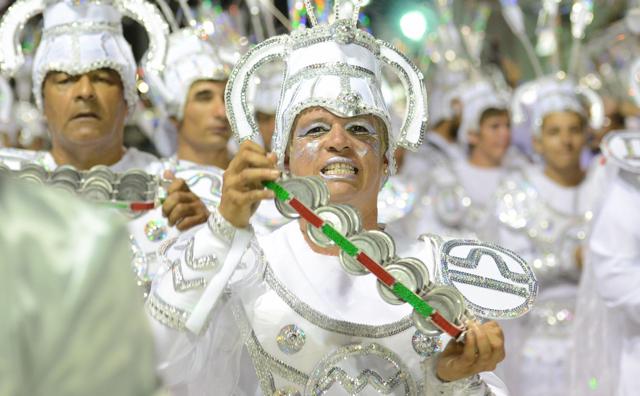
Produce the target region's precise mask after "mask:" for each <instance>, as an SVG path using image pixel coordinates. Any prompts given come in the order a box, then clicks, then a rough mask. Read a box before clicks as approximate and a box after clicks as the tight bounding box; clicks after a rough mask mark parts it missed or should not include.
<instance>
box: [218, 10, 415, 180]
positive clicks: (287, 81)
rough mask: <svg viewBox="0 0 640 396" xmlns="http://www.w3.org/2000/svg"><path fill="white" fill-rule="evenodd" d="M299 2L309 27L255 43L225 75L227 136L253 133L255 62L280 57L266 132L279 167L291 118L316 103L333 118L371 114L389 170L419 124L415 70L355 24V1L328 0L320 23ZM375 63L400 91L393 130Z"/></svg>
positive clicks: (259, 63) (258, 64)
mask: <svg viewBox="0 0 640 396" xmlns="http://www.w3.org/2000/svg"><path fill="white" fill-rule="evenodd" d="M306 3H307V10H308V14H309V15H310V21H311V23H312V27H311V28H309V29H306V28H303V29H299V30H297V31H294V32H292V33H291V34H289V35H281V36H276V37H273V38H271V39H268V40H266V41H264V42H262V43H260V44H258V45H257V46H255V47H254V48H253V49H251V50H250V51H249V52H248V53H247V54H246V55H245V56H244V57H243V58H242V59H241V60H240V62H238V65H237V66H236V67H235V68H234V70H233V71H232V72H231V77H230V78H229V83H228V84H227V91H226V94H225V96H226V104H227V115H228V118H229V120H230V122H231V127H232V129H233V131H234V134H235V135H236V137H237V138H238V139H239V140H240V141H242V140H247V139H256V138H257V136H258V134H259V130H258V125H257V124H256V121H255V119H254V118H253V112H252V111H251V106H250V103H249V99H250V98H248V97H247V87H248V86H249V84H251V83H252V79H253V77H254V74H255V73H256V71H257V70H258V69H259V68H260V67H261V66H263V65H265V64H266V63H270V62H272V61H275V60H282V61H284V63H285V69H284V81H283V86H282V91H281V92H280V100H279V103H278V107H277V111H276V128H275V132H274V135H273V151H274V152H275V153H276V155H277V156H278V161H279V163H280V165H281V166H282V165H283V163H284V157H285V151H286V149H287V145H288V143H289V135H290V133H291V128H292V126H293V122H294V120H295V118H296V116H298V115H299V114H300V113H301V112H302V111H303V110H305V109H307V108H310V107H315V106H319V107H323V108H325V109H327V110H329V111H331V112H332V113H334V114H335V115H337V116H340V117H355V116H360V115H374V116H377V117H379V118H380V119H381V120H382V121H383V122H384V123H385V124H386V127H387V131H388V132H389V150H388V152H387V158H388V160H389V164H390V169H391V170H392V171H393V170H395V166H394V161H393V153H394V152H395V149H396V148H398V147H405V148H408V149H415V148H417V146H418V145H419V144H420V143H421V142H422V136H423V133H424V130H425V128H426V121H427V110H426V109H427V95H426V90H425V88H424V82H423V76H422V73H421V72H420V71H419V70H418V68H417V67H416V66H415V65H414V64H413V63H412V62H411V61H410V60H409V59H407V58H406V57H405V56H404V55H403V54H401V53H400V52H399V51H398V50H396V49H395V48H393V47H392V46H391V45H390V44H388V43H386V42H384V41H382V40H377V39H376V38H375V37H373V36H372V35H370V34H369V33H367V32H365V31H363V30H360V29H358V28H357V26H356V25H357V20H358V14H359V9H360V2H359V1H351V0H337V1H335V3H334V17H333V22H332V23H329V24H323V25H319V24H318V23H317V21H316V20H315V18H314V17H312V16H313V9H312V7H311V6H310V4H309V2H306ZM330 20H331V19H330ZM382 66H388V67H390V69H391V70H393V71H394V72H395V73H396V74H397V76H398V77H399V79H400V81H401V82H402V84H403V86H404V89H405V93H406V98H407V108H406V111H405V116H404V120H403V123H402V126H401V127H400V128H399V129H398V128H396V129H393V128H392V126H391V122H390V116H389V110H388V109H387V107H386V105H385V101H384V98H383V95H382V92H381V80H382V77H381V68H382Z"/></svg>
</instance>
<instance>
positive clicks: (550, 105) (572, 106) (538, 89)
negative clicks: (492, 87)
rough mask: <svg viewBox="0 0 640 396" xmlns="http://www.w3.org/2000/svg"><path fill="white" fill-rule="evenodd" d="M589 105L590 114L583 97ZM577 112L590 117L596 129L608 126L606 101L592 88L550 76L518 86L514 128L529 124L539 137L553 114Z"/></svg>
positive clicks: (513, 114)
mask: <svg viewBox="0 0 640 396" xmlns="http://www.w3.org/2000/svg"><path fill="white" fill-rule="evenodd" d="M581 96H582V97H584V99H585V100H586V102H588V106H587V108H588V111H585V110H586V109H585V106H583V105H582V103H581V102H580V97H581ZM562 111H573V112H576V113H578V114H581V115H583V116H585V117H587V119H588V121H589V124H590V125H591V127H592V128H594V129H598V128H601V127H602V125H603V123H604V104H603V102H602V98H600V96H599V95H598V94H597V93H595V91H593V90H591V89H590V88H587V87H583V86H580V85H578V84H576V83H574V82H573V81H572V80H571V79H569V78H559V77H557V76H546V77H542V78H539V79H536V80H533V81H530V82H528V83H525V84H522V85H521V86H520V87H518V88H517V89H516V91H515V93H514V95H513V101H512V108H511V116H512V121H513V123H514V125H522V124H528V125H529V126H530V128H531V130H532V132H533V133H534V134H535V135H538V134H539V133H540V127H541V126H542V121H543V120H544V117H545V116H546V115H547V114H549V113H553V112H562Z"/></svg>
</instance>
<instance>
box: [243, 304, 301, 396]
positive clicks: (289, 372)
mask: <svg viewBox="0 0 640 396" xmlns="http://www.w3.org/2000/svg"><path fill="white" fill-rule="evenodd" d="M231 309H232V312H233V316H234V318H235V320H236V323H237V324H238V327H239V328H240V333H241V335H242V339H243V340H244V343H245V346H246V347H247V351H248V352H249V356H251V360H252V361H253V366H254V368H255V370H256V375H257V377H258V380H259V381H260V389H261V390H262V393H263V394H265V395H271V394H273V393H274V392H275V391H276V388H275V384H274V380H273V374H272V373H275V374H277V375H279V376H281V377H282V378H284V379H286V380H287V381H290V382H293V383H295V384H298V385H300V386H304V385H305V384H306V383H307V381H308V380H309V377H308V376H307V375H306V374H305V373H303V372H301V371H299V370H296V369H295V368H293V367H291V366H289V365H287V364H286V363H284V362H283V361H281V360H278V359H276V358H274V357H273V356H271V355H269V354H268V353H267V352H266V351H265V350H264V349H263V348H262V345H260V342H259V341H258V339H257V338H256V335H255V333H254V332H253V329H251V324H250V323H249V320H248V319H247V316H246V314H245V312H244V308H243V307H242V306H241V305H240V303H233V304H232V306H231Z"/></svg>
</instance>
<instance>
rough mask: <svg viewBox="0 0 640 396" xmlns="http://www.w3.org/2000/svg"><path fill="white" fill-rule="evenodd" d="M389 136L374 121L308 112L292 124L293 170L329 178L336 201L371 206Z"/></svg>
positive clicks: (322, 110) (367, 118) (371, 117)
mask: <svg viewBox="0 0 640 396" xmlns="http://www.w3.org/2000/svg"><path fill="white" fill-rule="evenodd" d="M385 134H386V130H385V126H384V123H383V122H382V121H380V119H378V118H377V117H374V116H370V115H368V116H359V117H350V118H341V117H337V116H335V115H333V114H332V113H331V112H329V111H327V110H325V109H323V108H320V107H314V108H311V109H308V110H306V111H304V112H303V113H301V114H300V115H299V116H298V117H297V118H296V121H295V122H294V125H293V129H292V132H291V135H292V140H291V145H290V150H289V169H290V171H291V173H292V174H294V175H297V176H311V175H320V176H321V177H322V178H324V180H325V181H326V182H327V185H328V187H329V191H330V193H331V201H332V202H335V203H349V204H352V205H354V206H356V207H361V206H363V205H365V204H371V200H377V196H378V191H379V189H380V183H381V181H382V178H383V175H384V168H385V166H386V165H385V158H384V152H383V150H384V146H385V145H386V143H385V142H386V139H385V136H386V135H385Z"/></svg>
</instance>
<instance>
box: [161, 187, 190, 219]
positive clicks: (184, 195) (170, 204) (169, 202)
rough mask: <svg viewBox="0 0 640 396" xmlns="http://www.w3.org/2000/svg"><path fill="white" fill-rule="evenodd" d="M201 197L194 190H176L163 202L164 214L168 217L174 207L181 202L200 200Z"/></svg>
mask: <svg viewBox="0 0 640 396" xmlns="http://www.w3.org/2000/svg"><path fill="white" fill-rule="evenodd" d="M198 200H199V198H198V197H197V196H196V195H195V194H194V193H192V192H185V191H176V192H174V193H171V194H169V196H168V197H167V199H166V200H165V201H164V203H163V204H162V215H163V216H165V217H167V216H168V215H169V213H171V211H173V209H174V207H175V206H176V205H178V204H179V203H187V202H193V201H198Z"/></svg>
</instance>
